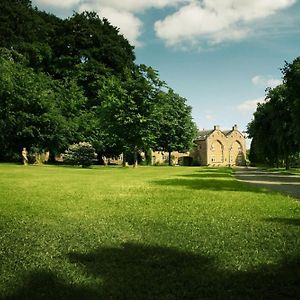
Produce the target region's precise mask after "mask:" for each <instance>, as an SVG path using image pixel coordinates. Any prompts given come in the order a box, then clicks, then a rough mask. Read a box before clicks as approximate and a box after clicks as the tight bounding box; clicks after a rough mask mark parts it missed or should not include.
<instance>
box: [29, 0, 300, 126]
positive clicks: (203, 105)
mask: <svg viewBox="0 0 300 300" xmlns="http://www.w3.org/2000/svg"><path fill="white" fill-rule="evenodd" d="M32 4H33V6H37V7H38V9H40V10H45V11H47V12H50V13H53V14H55V15H56V16H58V17H61V18H68V17H70V16H71V15H72V13H73V12H74V11H76V12H82V11H85V10H87V11H96V12H97V13H98V14H99V15H100V16H101V17H105V18H107V19H109V21H110V22H111V24H113V25H114V26H117V27H118V28H119V29H120V32H121V33H122V34H123V35H124V36H125V37H126V38H127V39H128V40H129V41H130V43H131V44H132V45H134V46H135V54H136V63H138V64H142V63H143V64H146V65H149V66H151V67H153V68H154V69H156V70H158V71H159V74H160V78H161V79H162V80H164V81H166V82H167V84H168V85H169V86H170V87H171V88H172V89H173V90H174V91H175V92H177V93H178V94H180V95H181V96H183V97H185V98H186V99H187V103H188V104H189V105H190V106H192V108H193V118H194V121H195V122H196V124H197V126H198V128H199V129H203V128H205V129H211V128H213V126H214V125H220V127H221V129H230V128H231V127H232V126H233V125H234V124H237V125H238V128H239V130H240V131H245V130H246V128H247V124H248V123H249V122H250V121H251V119H252V117H253V112H254V111H255V109H256V105H257V103H258V102H263V101H264V97H265V89H266V88H267V87H275V86H276V85H278V84H280V83H281V82H282V74H281V68H282V67H283V66H284V64H285V61H287V62H292V61H293V60H294V59H295V58H296V57H298V56H300V0H122V1H121V0H32Z"/></svg>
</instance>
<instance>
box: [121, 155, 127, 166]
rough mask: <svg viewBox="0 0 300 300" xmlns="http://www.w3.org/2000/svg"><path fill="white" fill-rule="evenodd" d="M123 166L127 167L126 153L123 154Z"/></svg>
mask: <svg viewBox="0 0 300 300" xmlns="http://www.w3.org/2000/svg"><path fill="white" fill-rule="evenodd" d="M122 166H123V167H126V155H125V153H124V152H123V162H122Z"/></svg>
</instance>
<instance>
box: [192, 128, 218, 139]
mask: <svg viewBox="0 0 300 300" xmlns="http://www.w3.org/2000/svg"><path fill="white" fill-rule="evenodd" d="M213 131H214V130H201V131H199V132H198V137H197V139H196V140H198V141H204V140H206V138H207V137H208V136H209V135H210V134H211V133H212V132H213Z"/></svg>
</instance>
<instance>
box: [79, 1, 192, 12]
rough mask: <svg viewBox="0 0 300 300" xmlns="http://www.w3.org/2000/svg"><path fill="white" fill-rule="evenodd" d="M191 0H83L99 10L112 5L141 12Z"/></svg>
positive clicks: (124, 9) (122, 9) (115, 7)
mask: <svg viewBox="0 0 300 300" xmlns="http://www.w3.org/2000/svg"><path fill="white" fill-rule="evenodd" d="M190 1H191V0H122V1H121V0H85V1H81V2H82V3H83V4H84V5H85V4H87V5H89V6H92V7H94V8H96V10H98V9H99V8H102V7H110V8H114V9H117V10H119V11H129V12H141V11H144V10H146V9H149V8H158V9H160V8H164V7H167V6H174V5H177V4H178V3H186V2H190Z"/></svg>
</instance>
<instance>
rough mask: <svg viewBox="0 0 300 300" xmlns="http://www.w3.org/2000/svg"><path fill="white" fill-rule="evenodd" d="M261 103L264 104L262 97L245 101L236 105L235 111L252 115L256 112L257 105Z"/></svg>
mask: <svg viewBox="0 0 300 300" xmlns="http://www.w3.org/2000/svg"><path fill="white" fill-rule="evenodd" d="M262 102H264V97H261V98H257V99H253V100H247V101H244V102H242V103H240V104H239V105H237V107H236V109H235V110H236V111H238V112H241V113H253V112H255V110H256V107H257V104H258V103H262Z"/></svg>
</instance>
